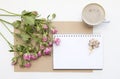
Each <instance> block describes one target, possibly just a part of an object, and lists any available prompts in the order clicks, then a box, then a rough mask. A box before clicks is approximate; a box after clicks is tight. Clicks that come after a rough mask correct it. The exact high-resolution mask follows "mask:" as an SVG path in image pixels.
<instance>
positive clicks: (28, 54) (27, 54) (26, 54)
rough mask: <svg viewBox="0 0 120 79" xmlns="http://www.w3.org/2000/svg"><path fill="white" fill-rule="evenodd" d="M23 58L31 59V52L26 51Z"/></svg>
mask: <svg viewBox="0 0 120 79" xmlns="http://www.w3.org/2000/svg"><path fill="white" fill-rule="evenodd" d="M23 59H24V60H28V61H30V59H31V55H30V53H25V54H24V55H23Z"/></svg>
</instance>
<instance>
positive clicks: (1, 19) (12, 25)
mask: <svg viewBox="0 0 120 79" xmlns="http://www.w3.org/2000/svg"><path fill="white" fill-rule="evenodd" d="M0 21H2V22H5V23H7V24H10V25H12V23H10V22H8V21H5V20H3V19H0ZM12 26H13V25H12Z"/></svg>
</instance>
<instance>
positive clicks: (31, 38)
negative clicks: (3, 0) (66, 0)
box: [0, 9, 60, 67]
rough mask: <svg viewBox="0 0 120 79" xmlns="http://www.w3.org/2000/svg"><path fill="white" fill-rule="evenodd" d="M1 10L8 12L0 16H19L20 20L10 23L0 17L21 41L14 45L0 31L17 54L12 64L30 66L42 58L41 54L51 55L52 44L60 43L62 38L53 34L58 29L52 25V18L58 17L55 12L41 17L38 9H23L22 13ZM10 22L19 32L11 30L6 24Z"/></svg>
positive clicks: (12, 50) (0, 20)
mask: <svg viewBox="0 0 120 79" xmlns="http://www.w3.org/2000/svg"><path fill="white" fill-rule="evenodd" d="M0 10H1V11H4V12H7V13H8V14H0V16H18V17H21V19H20V20H16V21H14V22H13V23H10V22H8V21H6V20H3V19H0V22H1V23H2V24H3V25H4V26H5V27H6V29H7V30H8V31H9V32H10V33H11V34H12V35H13V36H15V37H16V38H18V39H19V40H20V41H22V42H21V43H19V44H15V45H12V44H11V43H10V42H9V41H8V40H7V39H6V38H5V37H4V35H3V34H2V33H1V32H0V35H1V36H2V37H3V38H4V39H5V40H6V42H7V43H8V44H9V46H10V48H11V50H10V52H14V53H15V56H14V57H13V58H12V64H13V65H15V64H19V65H20V67H30V66H31V61H33V60H36V59H38V58H40V57H41V56H45V55H50V54H51V51H52V45H53V43H55V44H56V45H59V43H60V39H59V38H57V39H53V38H52V37H51V34H56V33H57V30H56V28H55V27H54V26H52V24H51V23H52V20H53V19H54V18H55V17H56V15H55V14H52V16H50V15H48V17H47V18H39V15H38V13H37V12H36V11H31V12H29V11H25V10H24V11H22V13H21V14H16V13H12V12H9V11H7V10H4V9H0ZM6 23H7V24H10V25H11V26H13V27H14V29H16V30H17V32H11V31H10V29H9V28H8V27H7V26H6Z"/></svg>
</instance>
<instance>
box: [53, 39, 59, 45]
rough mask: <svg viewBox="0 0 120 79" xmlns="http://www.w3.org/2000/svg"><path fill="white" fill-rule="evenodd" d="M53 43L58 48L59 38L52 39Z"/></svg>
mask: <svg viewBox="0 0 120 79" xmlns="http://www.w3.org/2000/svg"><path fill="white" fill-rule="evenodd" d="M54 43H55V44H56V45H57V46H58V45H59V44H60V39H59V38H55V39H54Z"/></svg>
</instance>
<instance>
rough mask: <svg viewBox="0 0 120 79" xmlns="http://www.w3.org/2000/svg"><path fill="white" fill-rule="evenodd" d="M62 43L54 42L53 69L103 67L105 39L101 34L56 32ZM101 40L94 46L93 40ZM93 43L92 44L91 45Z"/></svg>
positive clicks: (56, 36)
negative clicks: (103, 39)
mask: <svg viewBox="0 0 120 79" xmlns="http://www.w3.org/2000/svg"><path fill="white" fill-rule="evenodd" d="M53 38H54V39H56V38H59V39H60V44H59V45H56V44H53V69H102V68H103V41H102V36H101V35H100V34H55V35H53ZM96 40H97V42H99V45H96V44H95V45H96V47H94V46H93V45H92V44H94V43H91V42H93V41H96ZM90 45H91V46H90Z"/></svg>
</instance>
